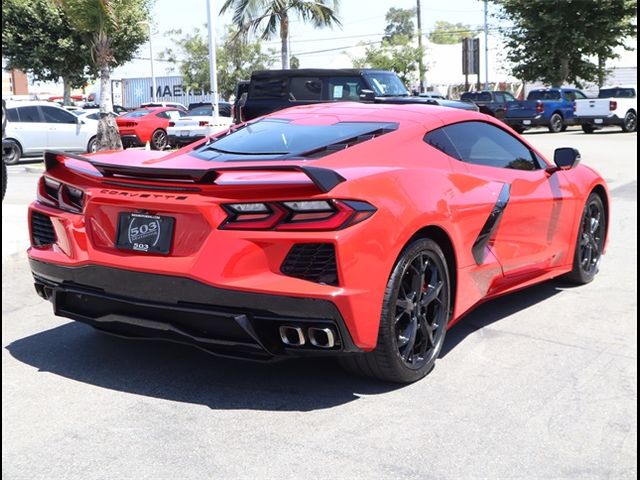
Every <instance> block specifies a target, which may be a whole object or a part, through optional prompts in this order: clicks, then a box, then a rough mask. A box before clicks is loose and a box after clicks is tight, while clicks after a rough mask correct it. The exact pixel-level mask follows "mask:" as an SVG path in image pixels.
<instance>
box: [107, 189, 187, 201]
mask: <svg viewBox="0 0 640 480" xmlns="http://www.w3.org/2000/svg"><path fill="white" fill-rule="evenodd" d="M100 193H103V194H105V195H118V196H120V197H131V198H134V197H137V198H152V199H162V200H186V199H187V198H188V197H186V196H184V195H167V194H164V193H136V192H122V191H119V190H100Z"/></svg>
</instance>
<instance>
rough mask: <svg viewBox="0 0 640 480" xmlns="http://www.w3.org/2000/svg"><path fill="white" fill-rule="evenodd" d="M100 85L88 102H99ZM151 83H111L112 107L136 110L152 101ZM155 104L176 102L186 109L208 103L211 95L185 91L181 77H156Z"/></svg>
mask: <svg viewBox="0 0 640 480" xmlns="http://www.w3.org/2000/svg"><path fill="white" fill-rule="evenodd" d="M99 87H100V84H99V83H98V84H96V90H95V91H94V92H92V93H91V95H90V101H91V102H95V103H99V102H100V92H99ZM152 92H153V81H152V79H151V77H146V78H123V79H120V80H112V81H111V98H112V99H113V104H114V105H122V106H123V107H124V108H128V109H129V108H138V107H139V106H140V105H141V104H142V103H148V102H152V101H153V94H152ZM155 101H156V102H178V103H181V104H182V105H184V106H185V107H188V106H189V104H190V103H196V102H210V101H211V94H210V93H206V94H205V93H204V92H203V91H202V90H201V89H190V90H189V89H186V88H185V87H184V85H183V82H182V77H181V76H179V75H178V76H171V77H156V98H155Z"/></svg>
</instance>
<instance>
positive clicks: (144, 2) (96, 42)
mask: <svg viewBox="0 0 640 480" xmlns="http://www.w3.org/2000/svg"><path fill="white" fill-rule="evenodd" d="M56 1H57V2H58V3H59V4H60V5H61V6H62V8H63V9H64V11H65V13H66V14H67V16H68V19H69V22H70V24H71V25H72V26H73V27H74V28H75V29H76V30H77V31H78V32H80V33H82V34H84V36H85V37H86V38H87V44H88V45H89V50H90V52H91V61H92V63H93V64H94V65H95V66H96V67H97V70H98V74H99V76H100V122H99V123H98V134H97V137H96V140H97V149H98V150H121V149H122V141H121V140H120V134H119V132H118V125H117V124H116V121H115V114H114V113H113V101H112V99H111V69H112V68H113V67H115V66H117V65H119V64H122V63H124V62H126V61H128V60H130V59H131V57H132V56H133V54H134V53H135V52H136V50H137V49H138V47H139V46H140V44H142V43H143V42H144V41H146V40H147V34H146V32H147V26H146V21H147V19H148V15H149V13H148V12H149V10H148V0H56Z"/></svg>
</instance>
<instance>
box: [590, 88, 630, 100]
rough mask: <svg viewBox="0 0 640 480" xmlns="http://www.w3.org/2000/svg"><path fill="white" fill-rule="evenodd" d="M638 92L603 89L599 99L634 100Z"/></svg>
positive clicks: (621, 89) (622, 89) (625, 89)
mask: <svg viewBox="0 0 640 480" xmlns="http://www.w3.org/2000/svg"><path fill="white" fill-rule="evenodd" d="M635 96H636V91H635V89H633V88H603V89H602V90H600V92H599V93H598V98H634V97H635Z"/></svg>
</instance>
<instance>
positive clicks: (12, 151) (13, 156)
mask: <svg viewBox="0 0 640 480" xmlns="http://www.w3.org/2000/svg"><path fill="white" fill-rule="evenodd" d="M5 144H6V148H5V146H4V145H5ZM20 157H22V148H20V145H19V144H18V142H16V141H15V140H4V142H3V146H2V160H3V161H4V163H6V164H7V165H16V164H17V163H18V162H20Z"/></svg>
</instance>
